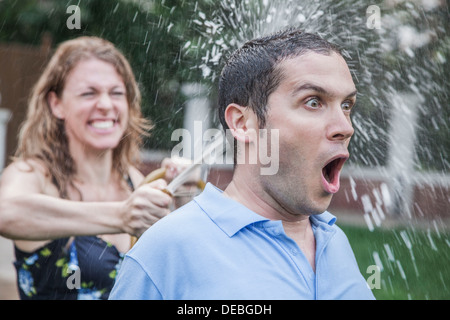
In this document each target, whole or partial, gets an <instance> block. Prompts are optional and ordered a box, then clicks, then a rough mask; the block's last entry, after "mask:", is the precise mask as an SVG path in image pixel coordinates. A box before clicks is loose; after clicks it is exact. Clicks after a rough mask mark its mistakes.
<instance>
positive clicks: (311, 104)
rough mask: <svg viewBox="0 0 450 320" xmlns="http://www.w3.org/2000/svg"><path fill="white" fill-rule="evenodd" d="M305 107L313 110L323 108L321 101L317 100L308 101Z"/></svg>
mask: <svg viewBox="0 0 450 320" xmlns="http://www.w3.org/2000/svg"><path fill="white" fill-rule="evenodd" d="M305 105H306V106H308V107H310V108H313V109H317V108H320V106H321V104H320V101H319V99H317V98H311V99H309V100H308V101H306V103H305Z"/></svg>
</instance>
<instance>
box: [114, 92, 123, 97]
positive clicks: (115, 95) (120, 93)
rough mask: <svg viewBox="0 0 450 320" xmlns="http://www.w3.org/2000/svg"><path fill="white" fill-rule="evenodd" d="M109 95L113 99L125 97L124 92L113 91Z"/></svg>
mask: <svg viewBox="0 0 450 320" xmlns="http://www.w3.org/2000/svg"><path fill="white" fill-rule="evenodd" d="M111 95H112V96H114V97H122V96H124V95H125V92H124V91H113V92H111Z"/></svg>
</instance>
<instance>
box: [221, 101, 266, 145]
mask: <svg viewBox="0 0 450 320" xmlns="http://www.w3.org/2000/svg"><path fill="white" fill-rule="evenodd" d="M225 121H226V122H227V125H228V128H230V131H231V133H232V134H233V137H234V138H235V139H236V140H237V141H240V142H244V143H246V142H254V141H255V139H256V137H257V135H256V133H257V130H258V117H257V116H256V114H255V113H254V112H253V110H251V109H250V108H249V107H243V106H240V105H238V104H236V103H231V104H229V105H228V107H227V108H226V109H225Z"/></svg>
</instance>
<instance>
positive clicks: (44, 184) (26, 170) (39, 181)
mask: <svg viewBox="0 0 450 320" xmlns="http://www.w3.org/2000/svg"><path fill="white" fill-rule="evenodd" d="M0 180H1V184H0V186H1V187H2V188H3V189H4V188H6V187H10V188H14V189H15V190H17V191H19V190H23V191H24V192H33V191H34V192H39V193H45V192H43V191H44V190H45V189H47V188H48V186H49V182H50V184H51V181H50V180H51V179H50V174H49V171H48V169H47V168H46V167H45V165H44V164H43V163H42V162H41V161H39V160H38V159H26V160H24V159H17V160H14V161H13V162H12V163H11V164H9V165H8V166H7V167H6V168H5V169H4V170H3V172H2V175H1V179H0Z"/></svg>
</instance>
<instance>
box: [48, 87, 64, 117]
mask: <svg viewBox="0 0 450 320" xmlns="http://www.w3.org/2000/svg"><path fill="white" fill-rule="evenodd" d="M47 102H48V105H49V106H50V109H51V110H52V113H53V115H54V116H55V117H56V118H58V119H61V120H64V112H63V109H62V104H61V100H60V99H59V98H58V96H57V95H56V93H55V92H54V91H50V92H49V93H48V95H47Z"/></svg>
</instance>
